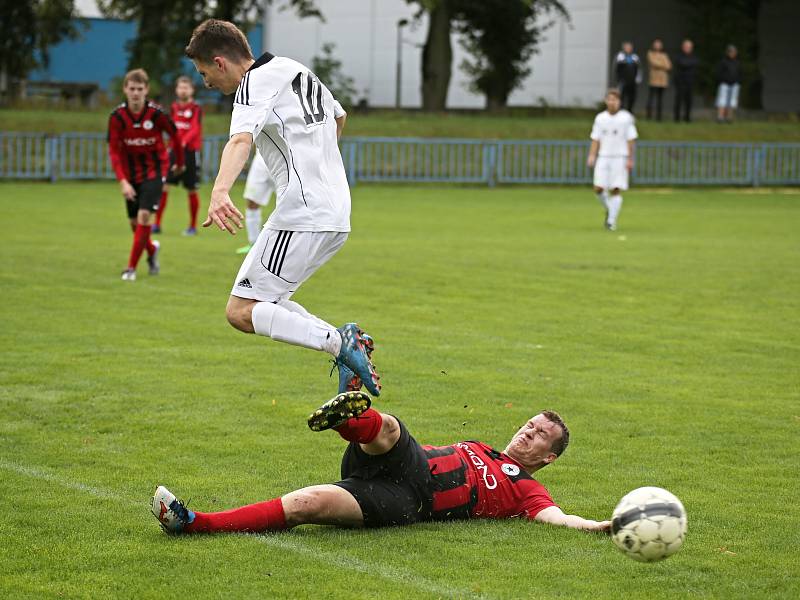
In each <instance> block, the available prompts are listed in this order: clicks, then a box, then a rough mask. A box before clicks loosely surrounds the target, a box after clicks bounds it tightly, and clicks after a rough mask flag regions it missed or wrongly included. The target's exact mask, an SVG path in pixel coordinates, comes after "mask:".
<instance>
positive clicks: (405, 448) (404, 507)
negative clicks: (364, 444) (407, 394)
mask: <svg viewBox="0 0 800 600" xmlns="http://www.w3.org/2000/svg"><path fill="white" fill-rule="evenodd" d="M398 423H400V439H399V440H398V441H397V444H395V446H394V448H392V449H391V450H389V452H387V453H386V454H380V455H377V456H371V455H369V454H366V453H365V452H364V451H363V450H362V449H361V447H360V446H359V445H358V444H357V443H351V444H350V445H349V446H348V447H347V450H345V452H344V456H343V457H342V480H341V481H339V482H337V483H335V484H334V485H338V486H339V487H341V488H344V489H345V490H347V491H348V492H350V494H352V496H353V497H354V498H355V499H356V501H357V502H358V505H359V506H360V507H361V512H362V513H363V514H364V525H365V526H366V527H385V526H392V525H410V524H412V523H417V522H420V521H429V520H430V519H431V512H432V508H433V496H432V492H431V474H430V471H429V470H428V459H427V456H426V454H425V452H424V450H423V449H422V447H421V446H420V445H419V444H418V443H417V441H416V440H415V439H414V438H413V437H411V434H409V433H408V429H406V426H405V425H403V423H402V422H400V420H399V419H398Z"/></svg>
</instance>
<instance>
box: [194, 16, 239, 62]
mask: <svg viewBox="0 0 800 600" xmlns="http://www.w3.org/2000/svg"><path fill="white" fill-rule="evenodd" d="M184 52H185V54H186V56H188V57H189V58H191V59H192V60H201V61H203V62H206V63H209V62H211V61H212V60H214V57H215V56H224V57H225V58H230V59H231V60H238V61H242V60H247V59H252V58H253V51H252V50H251V48H250V43H249V42H248V41H247V38H246V37H245V35H244V34H243V33H242V32H241V30H240V29H239V28H238V27H236V25H234V24H233V23H231V22H230V21H221V20H219V19H206V20H205V21H203V22H202V23H200V25H198V26H197V27H195V28H194V31H193V32H192V38H191V39H190V40H189V44H188V45H187V46H186V49H185V50H184Z"/></svg>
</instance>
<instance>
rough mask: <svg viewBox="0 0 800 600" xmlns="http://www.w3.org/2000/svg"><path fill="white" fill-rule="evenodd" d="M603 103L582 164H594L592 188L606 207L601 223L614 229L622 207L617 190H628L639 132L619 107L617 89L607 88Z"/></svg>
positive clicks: (631, 119)
mask: <svg viewBox="0 0 800 600" xmlns="http://www.w3.org/2000/svg"><path fill="white" fill-rule="evenodd" d="M605 102H606V107H607V110H604V111H603V112H601V113H600V114H598V115H597V116H596V117H595V118H594V125H593V126H592V133H591V136H590V137H591V138H592V145H591V148H590V149H589V157H588V158H587V159H586V164H587V165H588V167H589V168H592V167H594V191H595V194H597V198H598V200H600V203H601V204H602V205H603V207H604V208H605V209H606V218H605V226H606V228H607V229H609V230H611V231H614V230H616V228H617V218H618V217H619V212H620V210H621V209H622V195H621V194H620V191H622V190H627V189H628V174H629V173H630V171H631V169H633V157H634V153H635V140H636V138H637V137H638V135H639V134H638V133H637V132H636V125H635V124H634V118H633V115H632V114H631V113H629V112H628V111H627V110H625V109H620V104H621V102H620V96H619V91H617V90H616V89H610V90H608V92H607V93H606V98H605Z"/></svg>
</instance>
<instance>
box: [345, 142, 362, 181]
mask: <svg viewBox="0 0 800 600" xmlns="http://www.w3.org/2000/svg"><path fill="white" fill-rule="evenodd" d="M360 146H361V142H360V141H358V140H354V141H352V142H350V144H348V146H347V181H349V182H350V187H351V188H353V187H356V177H357V171H358V169H357V168H356V167H357V163H358V157H359V155H360Z"/></svg>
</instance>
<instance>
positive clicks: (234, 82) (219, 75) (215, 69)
mask: <svg viewBox="0 0 800 600" xmlns="http://www.w3.org/2000/svg"><path fill="white" fill-rule="evenodd" d="M192 62H193V63H194V67H195V69H197V72H198V73H199V74H200V77H202V78H203V83H205V84H206V87H207V88H212V89H215V90H219V91H220V92H222V93H223V94H232V93H233V92H235V91H236V88H237V87H239V81H240V79H241V77H239V76H237V75H236V74H235V73H234V72H233V70H232V69H231V66H232V65H231V63H229V62H228V61H227V60H225V59H224V58H222V57H221V56H215V57H214V59H213V60H212V61H211V62H205V61H203V60H193V61H192Z"/></svg>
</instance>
